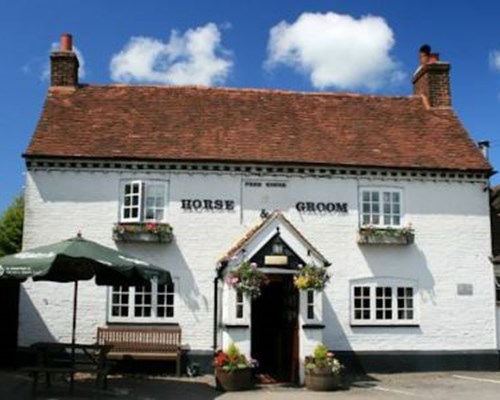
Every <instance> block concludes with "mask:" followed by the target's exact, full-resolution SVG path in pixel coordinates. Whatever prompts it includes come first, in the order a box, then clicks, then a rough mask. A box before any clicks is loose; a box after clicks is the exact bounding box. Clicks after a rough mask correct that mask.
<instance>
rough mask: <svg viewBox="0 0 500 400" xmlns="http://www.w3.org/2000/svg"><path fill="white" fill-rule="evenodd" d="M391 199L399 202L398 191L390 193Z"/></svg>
mask: <svg viewBox="0 0 500 400" xmlns="http://www.w3.org/2000/svg"><path fill="white" fill-rule="evenodd" d="M392 201H393V202H394V203H399V193H398V192H393V193H392Z"/></svg>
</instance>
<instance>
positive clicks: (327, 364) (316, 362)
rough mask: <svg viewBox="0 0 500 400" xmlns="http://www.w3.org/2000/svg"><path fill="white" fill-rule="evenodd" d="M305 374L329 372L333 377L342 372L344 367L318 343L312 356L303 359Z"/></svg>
mask: <svg viewBox="0 0 500 400" xmlns="http://www.w3.org/2000/svg"><path fill="white" fill-rule="evenodd" d="M305 367H306V372H308V373H314V372H327V371H328V372H330V373H332V374H334V375H339V374H341V373H342V371H343V370H344V366H343V365H342V364H341V362H340V361H339V360H338V359H337V358H336V357H335V354H333V353H332V352H330V351H328V348H327V347H326V346H325V345H324V344H322V343H320V344H318V345H317V346H316V348H315V349H314V352H313V356H312V357H311V356H308V357H306V359H305Z"/></svg>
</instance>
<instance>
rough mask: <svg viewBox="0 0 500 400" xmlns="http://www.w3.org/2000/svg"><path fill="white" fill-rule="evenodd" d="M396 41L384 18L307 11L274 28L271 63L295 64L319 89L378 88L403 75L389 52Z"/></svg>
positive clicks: (270, 47) (270, 42)
mask: <svg viewBox="0 0 500 400" xmlns="http://www.w3.org/2000/svg"><path fill="white" fill-rule="evenodd" d="M394 43H395V40H394V34H393V31H392V29H391V28H390V27H389V25H388V24H387V22H386V21H385V20H384V19H383V18H381V17H376V16H364V17H361V18H360V19H355V18H353V17H351V16H350V15H342V14H336V13H333V12H329V13H325V14H320V13H316V14H313V13H303V14H302V15H300V16H299V18H298V19H297V20H296V21H295V22H293V23H291V24H289V23H287V22H285V21H282V22H280V23H279V24H277V25H275V26H274V27H273V28H271V31H270V37H269V43H268V58H267V61H266V66H267V67H268V68H274V67H276V66H277V65H280V64H282V65H286V66H289V67H292V68H294V69H295V70H297V71H300V72H302V73H304V74H306V75H307V76H308V77H309V79H310V81H311V83H312V85H313V86H314V87H315V88H319V89H325V88H327V87H336V88H339V89H360V88H361V89H363V88H365V89H368V90H375V89H378V88H380V87H382V86H385V85H390V84H394V83H397V82H400V81H401V80H402V79H403V78H404V73H403V72H402V71H401V70H400V68H399V65H398V63H397V62H396V61H395V60H394V58H393V57H392V56H391V54H390V51H391V49H392V47H393V46H394Z"/></svg>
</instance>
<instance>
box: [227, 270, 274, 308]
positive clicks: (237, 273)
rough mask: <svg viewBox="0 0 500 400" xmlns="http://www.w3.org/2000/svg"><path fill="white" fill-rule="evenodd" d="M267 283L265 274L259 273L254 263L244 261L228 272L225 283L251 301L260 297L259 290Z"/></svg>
mask: <svg viewBox="0 0 500 400" xmlns="http://www.w3.org/2000/svg"><path fill="white" fill-rule="evenodd" d="M267 282H268V279H267V276H266V274H264V273H263V272H262V271H259V269H258V268H257V264H256V263H249V262H248V261H245V262H243V263H241V265H240V266H239V267H238V268H236V269H234V270H233V271H230V272H229V273H228V274H227V277H226V283H227V284H228V285H229V286H232V287H233V288H234V289H236V290H237V291H240V292H241V293H243V294H244V295H247V296H248V297H250V298H251V299H255V298H257V297H259V296H260V288H261V286H262V285H265V284H266V283H267Z"/></svg>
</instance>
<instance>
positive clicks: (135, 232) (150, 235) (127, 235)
mask: <svg viewBox="0 0 500 400" xmlns="http://www.w3.org/2000/svg"><path fill="white" fill-rule="evenodd" d="M172 231H173V229H172V227H171V226H170V225H169V224H163V223H155V222H147V223H117V224H115V225H114V226H113V240H115V241H116V242H156V243H158V242H159V243H170V242H171V241H172V236H173V234H172Z"/></svg>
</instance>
